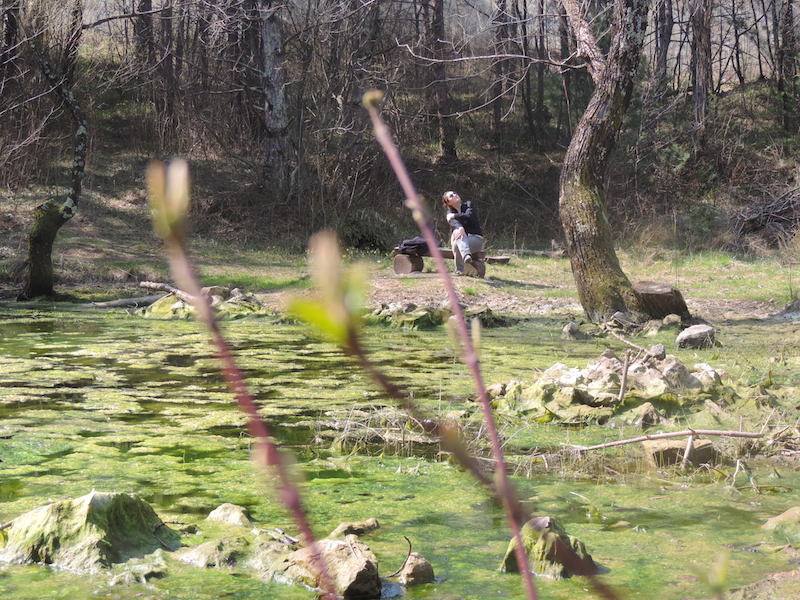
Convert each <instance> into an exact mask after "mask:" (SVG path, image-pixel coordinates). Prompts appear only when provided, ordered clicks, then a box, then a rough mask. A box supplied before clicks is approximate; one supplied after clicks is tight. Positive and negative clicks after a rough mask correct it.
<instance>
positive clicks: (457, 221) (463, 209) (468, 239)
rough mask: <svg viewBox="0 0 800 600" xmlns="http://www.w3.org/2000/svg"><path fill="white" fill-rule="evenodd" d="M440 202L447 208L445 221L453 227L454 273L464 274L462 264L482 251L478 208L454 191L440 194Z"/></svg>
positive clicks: (481, 233)
mask: <svg viewBox="0 0 800 600" xmlns="http://www.w3.org/2000/svg"><path fill="white" fill-rule="evenodd" d="M442 204H443V205H444V207H445V210H447V215H446V216H447V222H448V223H450V227H452V228H453V232H452V234H451V235H450V245H451V246H452V248H453V258H454V259H455V263H456V273H458V274H459V275H463V274H464V265H465V264H471V263H472V262H473V255H476V254H477V253H479V252H483V231H482V230H481V224H480V221H479V220H478V209H476V208H475V205H474V204H473V202H472V200H462V199H461V196H459V195H458V194H457V193H456V192H453V191H448V192H445V193H444V194H442Z"/></svg>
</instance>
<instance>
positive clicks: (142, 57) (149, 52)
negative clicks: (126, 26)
mask: <svg viewBox="0 0 800 600" xmlns="http://www.w3.org/2000/svg"><path fill="white" fill-rule="evenodd" d="M152 10H153V0H136V12H137V13H139V14H138V16H137V17H136V18H135V19H134V21H133V37H134V43H135V46H136V57H137V59H138V60H139V63H140V65H141V66H142V68H143V69H145V70H146V69H147V68H149V67H150V66H151V65H152V64H153V61H154V60H155V42H154V40H153V15H152V14H151V12H152Z"/></svg>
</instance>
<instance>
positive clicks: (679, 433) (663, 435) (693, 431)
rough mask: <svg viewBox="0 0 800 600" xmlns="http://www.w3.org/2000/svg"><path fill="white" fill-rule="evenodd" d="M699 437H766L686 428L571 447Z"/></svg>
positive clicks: (572, 449) (586, 447)
mask: <svg viewBox="0 0 800 600" xmlns="http://www.w3.org/2000/svg"><path fill="white" fill-rule="evenodd" d="M687 435H688V436H691V437H697V436H699V435H716V436H722V437H739V438H760V437H764V434H763V433H748V432H746V431H722V430H719V429H686V430H684V431H671V432H668V433H654V434H652V435H641V436H639V437H635V438H630V439H627V440H617V441H616V442H606V443H605V444H597V445H596V446H572V447H571V448H570V450H571V451H573V452H586V451H587V450H600V449H602V448H611V447H613V446H624V445H625V444H635V443H637V442H646V441H648V440H663V439H666V438H675V437H684V436H687Z"/></svg>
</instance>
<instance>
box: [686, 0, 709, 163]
mask: <svg viewBox="0 0 800 600" xmlns="http://www.w3.org/2000/svg"><path fill="white" fill-rule="evenodd" d="M691 22H692V104H693V107H694V123H693V126H694V150H695V155H697V154H701V153H702V152H703V151H704V150H705V148H706V136H707V133H708V132H707V129H708V101H709V91H710V89H711V0H693V6H692V15H691Z"/></svg>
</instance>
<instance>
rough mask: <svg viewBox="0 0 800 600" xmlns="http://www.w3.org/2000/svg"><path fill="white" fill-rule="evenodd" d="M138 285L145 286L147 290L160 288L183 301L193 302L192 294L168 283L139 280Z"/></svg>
mask: <svg viewBox="0 0 800 600" xmlns="http://www.w3.org/2000/svg"><path fill="white" fill-rule="evenodd" d="M139 287H143V288H147V289H148V290H161V291H162V292H167V293H170V294H175V295H176V296H177V297H178V298H180V299H181V300H183V301H184V302H194V296H192V295H191V294H189V293H187V292H184V291H183V290H179V289H178V288H176V287H173V286H171V285H169V284H168V283H159V282H158V281H140V282H139Z"/></svg>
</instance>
